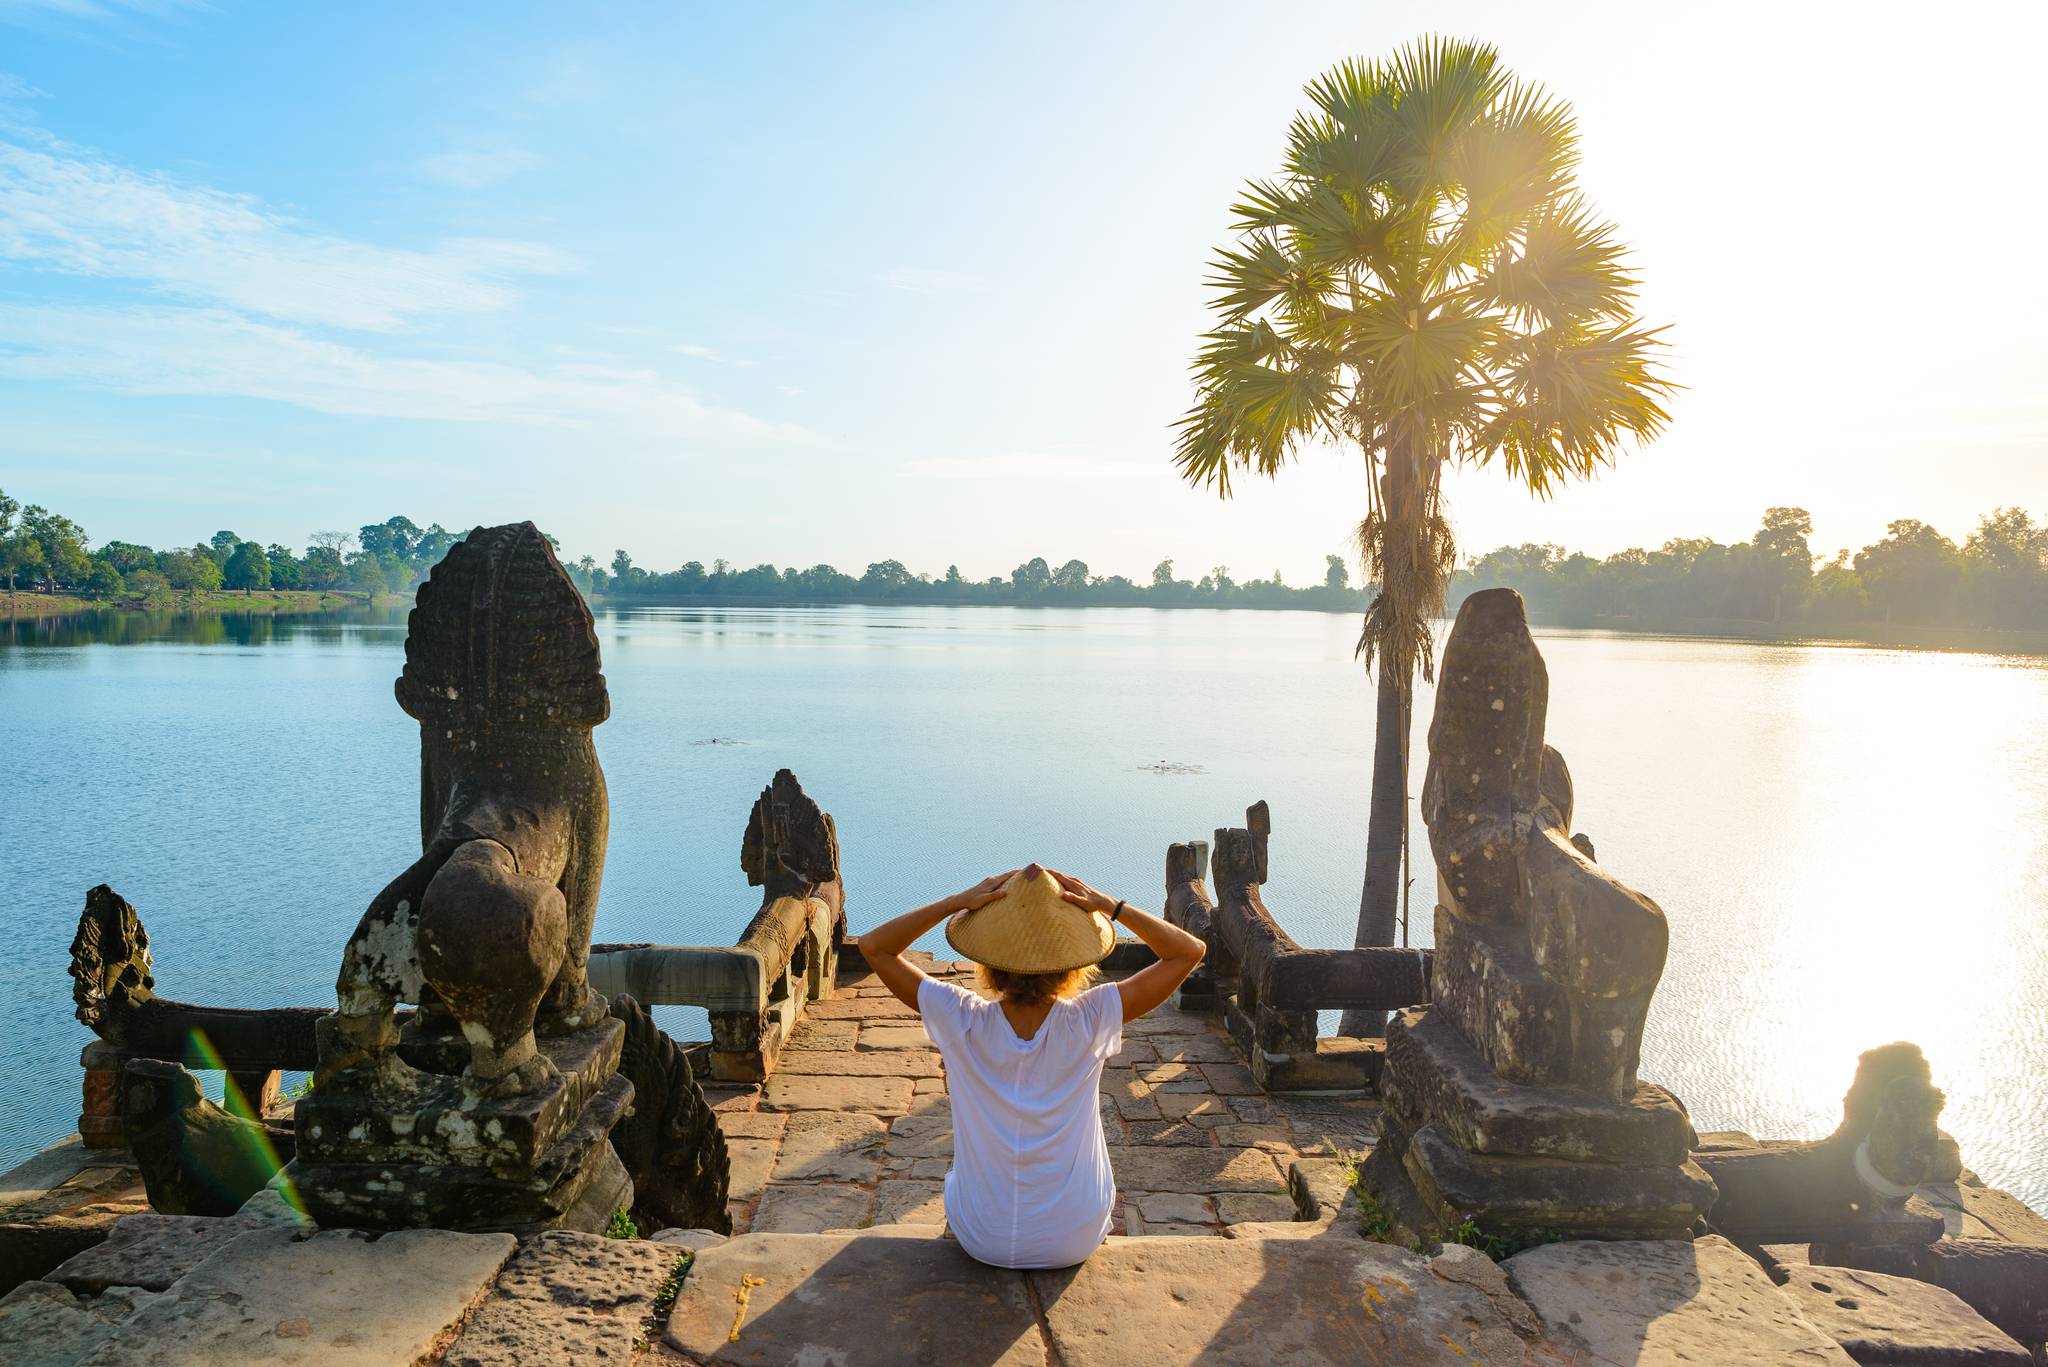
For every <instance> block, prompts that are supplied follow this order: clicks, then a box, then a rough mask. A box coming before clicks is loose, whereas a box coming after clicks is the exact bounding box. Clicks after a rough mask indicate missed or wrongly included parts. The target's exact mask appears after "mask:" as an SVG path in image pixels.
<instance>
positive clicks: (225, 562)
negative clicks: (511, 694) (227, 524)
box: [0, 491, 461, 601]
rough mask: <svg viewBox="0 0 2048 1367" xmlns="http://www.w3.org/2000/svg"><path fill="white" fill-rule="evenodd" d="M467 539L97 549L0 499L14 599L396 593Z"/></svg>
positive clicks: (1, 548) (398, 527)
mask: <svg viewBox="0 0 2048 1367" xmlns="http://www.w3.org/2000/svg"><path fill="white" fill-rule="evenodd" d="M460 539H461V535H460V534H459V533H455V532H450V531H448V530H447V529H446V528H444V527H442V526H441V525H440V524H439V523H435V524H434V525H432V526H430V527H426V528H424V529H423V528H421V527H420V526H418V525H417V524H416V523H414V522H413V520H412V519H411V518H407V517H394V518H389V519H387V520H386V521H383V522H379V523H373V524H371V525H369V526H366V527H362V528H360V529H358V530H356V531H353V532H348V531H332V532H315V533H313V535H312V537H311V538H310V539H309V544H308V545H307V546H306V547H305V549H304V550H302V551H294V550H292V549H291V548H290V547H288V546H284V545H280V544H278V543H275V542H273V543H272V544H270V545H268V546H265V545H263V544H262V543H260V542H257V541H251V540H247V539H245V538H243V537H241V536H239V535H237V534H236V533H234V532H231V531H218V532H215V533H214V534H213V536H212V538H211V539H210V540H207V541H203V542H200V543H198V544H197V545H193V546H185V547H172V548H170V549H167V550H156V549H154V548H152V547H149V546H143V545H138V544H137V543H135V542H132V541H109V542H107V543H105V544H104V545H102V546H100V547H98V548H97V549H93V548H92V543H91V540H90V539H89V538H88V537H87V536H86V533H85V529H84V528H83V527H81V526H79V525H78V524H77V523H76V522H73V521H72V520H71V519H70V518H68V517H65V516H63V515H62V514H61V513H53V512H51V511H50V510H49V509H47V508H43V507H40V506H38V505H35V504H30V505H29V506H27V507H23V506H22V505H21V504H20V503H19V502H18V501H17V500H15V499H12V498H10V497H8V495H7V494H6V493H5V492H4V491H0V583H4V584H5V585H6V587H7V589H8V591H9V592H13V591H14V590H15V589H16V587H17V586H18V585H21V584H28V585H30V586H37V587H41V588H42V589H44V590H45V591H47V592H51V593H55V592H57V591H58V590H60V589H67V590H70V591H71V592H74V593H79V594H84V595H86V596H87V597H93V598H113V597H116V596H120V595H124V594H132V595H136V596H139V597H141V598H142V599H143V600H144V601H150V600H162V601H170V600H172V599H173V598H174V597H175V595H176V594H178V593H212V592H217V591H219V590H221V589H237V590H246V591H256V590H269V589H316V590H336V589H340V590H348V591H351V592H355V593H363V594H379V593H398V592H403V591H405V590H407V589H410V588H411V587H412V586H413V585H415V584H417V583H418V582H419V581H420V580H421V579H422V578H424V577H425V576H426V574H427V571H429V570H431V569H432V568H433V567H434V566H435V564H436V563H438V562H439V561H440V559H441V557H442V556H444V555H446V554H447V553H448V548H449V547H450V546H452V545H454V544H455V543H456V542H457V541H458V540H460Z"/></svg>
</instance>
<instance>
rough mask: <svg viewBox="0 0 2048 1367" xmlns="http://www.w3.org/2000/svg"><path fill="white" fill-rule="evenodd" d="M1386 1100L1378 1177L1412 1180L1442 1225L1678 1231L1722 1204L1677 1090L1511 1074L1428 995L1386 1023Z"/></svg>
mask: <svg viewBox="0 0 2048 1367" xmlns="http://www.w3.org/2000/svg"><path fill="white" fill-rule="evenodd" d="M1380 1098H1381V1105H1382V1107H1383V1108H1384V1109H1383V1110H1382V1112H1381V1116H1380V1142H1379V1146H1378V1149H1377V1150H1376V1151H1375V1153H1374V1154H1373V1160H1372V1162H1373V1169H1372V1171H1373V1175H1374V1177H1375V1178H1376V1179H1377V1182H1378V1184H1379V1185H1381V1186H1386V1185H1400V1186H1404V1187H1406V1188H1407V1189H1408V1190H1407V1191H1406V1192H1404V1193H1403V1194H1402V1195H1403V1198H1404V1199H1411V1200H1412V1203H1413V1204H1414V1205H1416V1206H1418V1207H1419V1209H1420V1212H1421V1213H1422V1214H1423V1216H1424V1218H1425V1219H1427V1221H1428V1222H1429V1224H1430V1225H1432V1226H1433V1227H1434V1228H1435V1229H1437V1230H1439V1231H1442V1230H1449V1229H1454V1228H1456V1227H1457V1226H1458V1225H1459V1224H1461V1223H1463V1222H1464V1221H1467V1220H1470V1221H1471V1222H1472V1223H1473V1224H1474V1225H1475V1226H1477V1227H1478V1228H1479V1229H1480V1230H1481V1231H1483V1232H1484V1233H1486V1234H1489V1235H1493V1236H1495V1237H1499V1238H1502V1239H1505V1240H1508V1241H1509V1242H1517V1241H1522V1240H1533V1239H1537V1238H1545V1237H1564V1238H1576V1239H1672V1238H1681V1237H1684V1236H1685V1235H1686V1233H1687V1231H1688V1230H1690V1229H1691V1227H1692V1224H1693V1222H1694V1220H1696V1219H1697V1218H1698V1217H1699V1216H1700V1215H1701V1214H1702V1213H1703V1212H1704V1211H1705V1210H1706V1209H1707V1208H1708V1207H1709V1206H1711V1205H1712V1204H1713V1200H1714V1184H1713V1182H1712V1181H1711V1180H1710V1179H1709V1178H1708V1177H1707V1175H1706V1173H1704V1172H1703V1171H1701V1170H1700V1168H1699V1167H1698V1166H1697V1165H1696V1164H1694V1163H1693V1162H1692V1161H1691V1158H1690V1155H1689V1149H1690V1146H1691V1143H1692V1137H1693V1130H1692V1124H1691V1122H1690V1121H1688V1120H1687V1118H1686V1114H1685V1110H1684V1108H1683V1107H1681V1106H1680V1105H1679V1104H1678V1101H1677V1100H1676V1098H1674V1097H1673V1096H1672V1095H1671V1094H1670V1093H1669V1092H1667V1091H1665V1090H1664V1089H1663V1088H1661V1087H1658V1086H1655V1085H1654V1084H1651V1083H1646V1082H1639V1083H1637V1084H1636V1085H1635V1090H1634V1093H1633V1094H1632V1095H1631V1096H1630V1098H1629V1099H1628V1100H1627V1101H1621V1102H1615V1101H1607V1100H1605V1099H1604V1098H1601V1097H1598V1096H1595V1095H1593V1094H1592V1093H1589V1092H1585V1091H1582V1090H1580V1089H1578V1088H1576V1087H1564V1086H1524V1085H1516V1084H1513V1083H1510V1082H1507V1081H1506V1080H1504V1079H1503V1078H1502V1077H1501V1076H1500V1075H1499V1074H1498V1073H1496V1072H1495V1071H1494V1070H1493V1069H1492V1068H1491V1067H1489V1066H1488V1065H1487V1063H1486V1062H1485V1061H1484V1060H1483V1059H1481V1058H1480V1057H1479V1054H1478V1051H1477V1050H1475V1049H1474V1048H1473V1047H1472V1045H1471V1044H1470V1043H1469V1042H1467V1041H1466V1039H1465V1038H1464V1036H1463V1035H1461V1034H1460V1033H1459V1032H1458V1031H1457V1030H1456V1028H1455V1027H1453V1026H1452V1025H1451V1023H1450V1022H1449V1021H1447V1020H1443V1019H1439V1018H1435V1017H1434V1015H1433V1013H1432V1011H1431V1010H1430V1009H1429V1008H1427V1007H1414V1008H1410V1009H1409V1010H1406V1011H1401V1012H1397V1013H1396V1014H1395V1016H1394V1017H1393V1019H1392V1020H1391V1021H1390V1022H1389V1023H1388V1027H1387V1058H1386V1065H1385V1068H1384V1071H1383V1072H1382V1073H1381V1075H1380ZM1418 1232H1419V1231H1418Z"/></svg>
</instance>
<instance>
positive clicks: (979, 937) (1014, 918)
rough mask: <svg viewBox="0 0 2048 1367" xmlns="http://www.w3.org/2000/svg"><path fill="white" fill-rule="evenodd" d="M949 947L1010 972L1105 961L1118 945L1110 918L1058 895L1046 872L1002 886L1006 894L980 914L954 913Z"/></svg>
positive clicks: (949, 924)
mask: <svg viewBox="0 0 2048 1367" xmlns="http://www.w3.org/2000/svg"><path fill="white" fill-rule="evenodd" d="M946 943H947V944H949V945H951V946H953V948H954V949H955V950H957V951H959V952H960V953H961V954H962V955H964V956H966V957H967V958H969V959H972V960H974V961H975V962H976V963H978V964H987V965H988V966H989V967H990V968H1000V969H1002V970H1003V971H1004V972H1006V973H1064V972H1065V971H1066V970H1068V969H1070V968H1083V967H1086V966H1087V965H1089V964H1095V963H1101V962H1102V960H1103V959H1104V958H1106V957H1108V955H1109V951H1110V950H1111V949H1113V948H1115V946H1116V931H1114V930H1113V929H1111V928H1110V924H1109V918H1108V917H1107V916H1103V915H1101V914H1099V913H1097V912H1093V911H1083V910H1081V908H1079V907H1077V906H1075V905H1074V904H1073V903H1072V902H1069V901H1068V900H1067V899H1066V898H1064V897H1062V896H1060V885H1059V882H1058V881H1057V880H1056V879H1055V878H1054V877H1053V876H1052V875H1051V874H1049V873H1047V872H1045V871H1044V870H1043V869H1041V870H1039V872H1038V876H1037V877H1036V878H1026V877H1025V876H1024V874H1023V873H1021V872H1020V873H1018V874H1016V875H1014V876H1013V877H1012V878H1011V879H1010V881H1009V882H1007V883H1005V884H1003V895H1002V896H1001V897H998V898H997V899H996V900H995V901H993V902H990V903H989V904H988V905H987V906H985V907H983V908H981V910H979V911H961V912H955V913H954V914H953V918H952V919H951V920H949V921H947V922H946Z"/></svg>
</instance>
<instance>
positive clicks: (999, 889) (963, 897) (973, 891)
mask: <svg viewBox="0 0 2048 1367" xmlns="http://www.w3.org/2000/svg"><path fill="white" fill-rule="evenodd" d="M1017 873H1018V870H1016V869H1011V870H1010V871H1009V872H1008V873H994V874H990V875H989V876H988V877H986V878H984V879H982V880H981V881H980V882H979V883H976V884H975V885H974V886H973V887H971V888H969V889H967V891H965V892H956V893H954V894H953V895H952V896H951V897H948V898H947V899H946V901H947V902H949V903H950V904H951V905H952V908H953V910H954V911H980V910H981V909H982V908H983V907H985V906H987V905H988V904H989V903H990V902H993V901H995V900H996V899H997V898H998V897H1001V896H1002V895H1003V884H1005V883H1007V882H1009V881H1010V880H1011V879H1012V878H1015V877H1016V876H1017Z"/></svg>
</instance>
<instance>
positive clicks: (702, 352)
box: [669, 342, 725, 362]
mask: <svg viewBox="0 0 2048 1367" xmlns="http://www.w3.org/2000/svg"><path fill="white" fill-rule="evenodd" d="M669 350H670V351H673V352H675V353H676V354H677V355H678V356H688V357H689V358H690V359H691V360H693V361H719V362H722V361H724V360H725V357H723V356H721V355H719V354H718V353H717V352H716V351H714V350H713V349H711V348H710V347H708V346H699V345H697V344H696V343H695V342H677V343H676V344H675V345H674V346H672V347H670V348H669Z"/></svg>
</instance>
